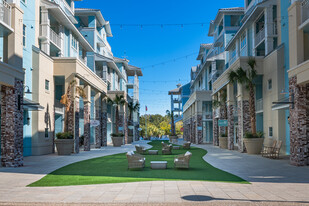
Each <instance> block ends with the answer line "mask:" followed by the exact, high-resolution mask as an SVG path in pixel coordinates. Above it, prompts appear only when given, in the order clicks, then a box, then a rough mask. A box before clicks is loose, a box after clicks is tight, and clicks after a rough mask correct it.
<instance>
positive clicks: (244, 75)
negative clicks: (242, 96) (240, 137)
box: [228, 58, 257, 134]
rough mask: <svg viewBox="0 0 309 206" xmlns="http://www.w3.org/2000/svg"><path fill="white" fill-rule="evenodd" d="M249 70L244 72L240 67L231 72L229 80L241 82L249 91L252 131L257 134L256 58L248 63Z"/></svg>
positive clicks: (250, 59)
mask: <svg viewBox="0 0 309 206" xmlns="http://www.w3.org/2000/svg"><path fill="white" fill-rule="evenodd" d="M247 64H248V66H249V68H248V69H247V70H244V69H243V68H241V67H239V68H238V69H237V70H236V71H231V72H230V73H229V74H228V78H229V80H230V81H231V82H232V83H234V82H239V83H240V84H241V85H244V86H245V87H246V88H247V89H249V110H250V120H251V130H252V133H253V134H256V114H255V91H254V88H255V83H254V79H255V78H256V76H257V71H256V69H255V67H256V60H255V59H254V58H249V60H248V62H247Z"/></svg>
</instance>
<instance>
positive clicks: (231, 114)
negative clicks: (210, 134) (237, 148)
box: [227, 105, 234, 150]
mask: <svg viewBox="0 0 309 206" xmlns="http://www.w3.org/2000/svg"><path fill="white" fill-rule="evenodd" d="M227 119H228V132H227V136H228V145H227V146H228V149H229V150H234V105H229V106H228V107H227Z"/></svg>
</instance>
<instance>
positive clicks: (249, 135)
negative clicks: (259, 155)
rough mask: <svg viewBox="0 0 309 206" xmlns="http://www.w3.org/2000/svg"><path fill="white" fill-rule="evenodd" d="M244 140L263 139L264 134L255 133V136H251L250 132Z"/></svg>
mask: <svg viewBox="0 0 309 206" xmlns="http://www.w3.org/2000/svg"><path fill="white" fill-rule="evenodd" d="M244 138H246V139H252V138H264V132H257V133H256V134H253V133H252V132H246V133H245V135H244Z"/></svg>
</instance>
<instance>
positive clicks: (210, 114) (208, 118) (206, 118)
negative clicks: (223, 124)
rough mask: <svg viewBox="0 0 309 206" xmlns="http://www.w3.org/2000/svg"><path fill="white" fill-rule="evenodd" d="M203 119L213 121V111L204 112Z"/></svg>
mask: <svg viewBox="0 0 309 206" xmlns="http://www.w3.org/2000/svg"><path fill="white" fill-rule="evenodd" d="M203 121H212V112H204V113H203Z"/></svg>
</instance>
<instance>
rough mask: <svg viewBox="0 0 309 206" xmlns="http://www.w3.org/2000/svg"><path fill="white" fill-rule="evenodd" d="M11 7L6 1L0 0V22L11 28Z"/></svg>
mask: <svg viewBox="0 0 309 206" xmlns="http://www.w3.org/2000/svg"><path fill="white" fill-rule="evenodd" d="M11 11H12V8H11V6H10V5H9V4H8V3H7V2H6V1H4V0H0V21H2V22H4V23H5V24H7V25H8V26H11Z"/></svg>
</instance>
